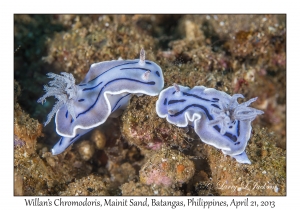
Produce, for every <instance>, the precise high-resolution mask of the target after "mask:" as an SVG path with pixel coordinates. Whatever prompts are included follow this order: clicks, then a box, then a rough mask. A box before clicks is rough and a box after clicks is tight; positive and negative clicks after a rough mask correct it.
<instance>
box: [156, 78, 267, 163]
mask: <svg viewBox="0 0 300 210" xmlns="http://www.w3.org/2000/svg"><path fill="white" fill-rule="evenodd" d="M238 98H244V96H243V95H242V94H234V95H233V96H230V95H228V94H226V93H225V92H222V91H218V90H215V89H213V88H206V87H204V86H196V87H194V88H192V89H190V88H188V87H184V86H180V85H177V84H174V86H171V87H168V88H166V89H164V90H163V91H161V92H160V94H159V98H158V100H157V102H156V112H157V114H158V116H159V117H161V118H167V121H168V122H169V123H172V124H175V125H177V126H178V127H186V126H187V125H191V126H193V127H194V129H195V132H196V133H197V134H198V136H199V137H200V139H201V140H202V141H203V142H205V143H207V144H209V145H212V146H214V147H216V148H218V149H221V150H222V152H223V153H224V154H226V155H230V156H231V157H233V158H235V159H236V160H237V161H238V162H240V163H248V164H251V162H250V160H249V159H248V157H247V155H246V153H245V148H246V146H247V142H248V140H249V138H250V135H251V129H252V127H251V122H252V121H253V120H254V119H255V118H256V116H257V115H261V114H263V113H264V112H263V111H261V110H257V109H254V108H251V107H248V106H249V105H250V104H251V103H252V102H254V101H256V99H257V98H252V99H250V100H249V101H246V102H244V103H241V104H239V103H238V102H237V99H238Z"/></svg>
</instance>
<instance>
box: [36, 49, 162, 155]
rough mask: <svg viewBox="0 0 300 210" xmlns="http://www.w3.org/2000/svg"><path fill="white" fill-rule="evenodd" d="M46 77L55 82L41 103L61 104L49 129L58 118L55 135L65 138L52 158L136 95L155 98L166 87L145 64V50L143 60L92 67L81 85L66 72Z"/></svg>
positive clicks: (153, 66)
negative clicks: (52, 97) (48, 98)
mask: <svg viewBox="0 0 300 210" xmlns="http://www.w3.org/2000/svg"><path fill="white" fill-rule="evenodd" d="M47 75H48V77H49V78H52V79H53V80H52V81H50V82H49V86H47V85H45V86H44V90H45V91H46V94H45V95H44V96H43V97H41V98H40V99H38V102H39V103H42V104H43V103H44V101H45V99H46V98H47V97H50V96H54V97H55V98H56V99H57V100H58V101H57V102H56V104H55V105H54V107H53V109H52V111H51V112H50V113H49V114H48V116H47V121H46V122H45V125H47V124H48V123H49V122H50V120H51V118H52V117H53V116H54V115H55V124H56V132H57V133H58V134H59V135H60V136H62V137H61V139H60V140H59V141H58V143H57V144H56V145H55V146H54V147H53V149H52V154H53V155H56V154H59V153H61V152H63V151H64V150H65V149H66V148H67V147H68V146H70V145H71V144H72V143H74V142H75V141H76V140H77V139H78V138H79V137H80V136H82V135H83V134H85V133H87V132H88V131H90V130H91V129H93V128H95V127H97V126H99V125H101V124H103V123H104V122H105V121H106V120H107V118H108V117H110V116H113V115H116V114H118V113H119V112H120V110H122V109H125V107H126V105H127V103H128V101H129V100H130V98H131V97H132V95H133V94H136V95H138V96H140V95H142V94H146V95H150V96H155V95H158V93H159V92H160V91H161V90H162V89H163V86H164V78H163V74H162V70H161V68H160V67H159V66H158V65H157V64H156V63H154V62H152V61H149V60H145V51H144V50H143V49H142V50H141V52H140V59H135V60H112V61H104V62H100V63H94V64H92V65H91V67H90V69H89V71H88V73H87V75H86V76H85V78H84V80H83V81H82V82H81V83H80V84H78V85H76V84H75V79H74V77H73V75H72V74H69V73H66V72H62V73H61V75H57V74H54V73H48V74H47Z"/></svg>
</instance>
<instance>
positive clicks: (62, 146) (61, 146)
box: [51, 129, 92, 155]
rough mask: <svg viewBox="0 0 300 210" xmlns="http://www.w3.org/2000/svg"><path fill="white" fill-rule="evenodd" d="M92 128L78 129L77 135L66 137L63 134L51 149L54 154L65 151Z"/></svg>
mask: <svg viewBox="0 0 300 210" xmlns="http://www.w3.org/2000/svg"><path fill="white" fill-rule="evenodd" d="M91 130H92V129H86V130H84V129H77V133H76V135H75V137H65V136H62V137H61V138H60V139H59V141H58V142H57V143H56V144H55V145H54V146H53V148H52V149H51V153H52V155H59V154H60V153H62V152H64V151H65V150H66V149H67V148H68V147H69V146H70V145H71V144H73V143H74V142H75V141H77V140H78V139H79V138H80V137H81V136H83V135H84V134H86V133H88V132H89V131H91Z"/></svg>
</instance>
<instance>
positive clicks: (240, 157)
mask: <svg viewBox="0 0 300 210" xmlns="http://www.w3.org/2000/svg"><path fill="white" fill-rule="evenodd" d="M231 157H233V158H234V159H235V160H236V161H237V162H239V163H246V164H251V161H250V160H249V158H248V156H247V154H246V152H243V153H241V154H239V155H233V156H231Z"/></svg>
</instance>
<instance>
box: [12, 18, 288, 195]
mask: <svg viewBox="0 0 300 210" xmlns="http://www.w3.org/2000/svg"><path fill="white" fill-rule="evenodd" d="M285 18H286V16H285V15H251V16H249V15H90V16H88V15H47V16H45V15H15V16H14V19H15V25H14V31H15V46H19V45H21V47H19V48H18V50H17V51H16V52H15V53H14V59H15V71H14V74H15V81H16V82H15V85H14V93H15V98H14V176H15V177H14V180H15V184H14V188H15V189H14V194H15V195H68V196H70V195H84V196H89V195H93V196H96V195H126V196H129V195H201V196H202V195H286V151H285V144H286V48H285V46H286V24H285ZM33 40H34V43H36V44H35V45H32V43H33ZM141 48H144V49H145V51H146V52H147V59H149V60H151V61H154V62H156V63H157V64H158V65H159V66H160V67H161V68H162V71H163V76H164V83H165V86H164V88H166V87H169V86H171V85H173V83H177V84H181V85H184V86H189V87H191V88H192V87H194V86H201V85H203V86H206V87H210V88H215V89H217V90H219V91H224V92H226V93H227V94H229V95H233V94H237V93H240V94H243V95H244V96H245V98H254V97H258V99H257V101H256V102H255V104H254V105H253V107H254V108H257V109H260V110H263V111H264V113H265V114H264V115H262V116H260V117H258V118H257V119H255V120H254V121H253V122H252V125H253V130H252V133H251V137H250V140H249V142H248V146H247V147H246V153H247V155H248V157H249V159H250V160H251V163H252V164H251V165H245V164H240V163H237V162H236V161H234V160H233V159H232V158H230V157H229V156H225V155H224V154H222V152H221V151H220V150H218V149H216V148H214V147H212V146H209V145H206V144H204V143H202V142H201V140H200V139H199V137H198V136H197V135H196V134H195V133H194V131H193V129H192V128H189V127H187V128H178V127H176V126H175V125H171V124H169V123H168V122H167V121H166V120H165V119H162V118H159V117H158V116H157V114H156V112H155V102H156V101H157V99H158V97H157V96H154V97H150V96H145V95H144V96H139V97H137V96H134V97H133V98H132V99H131V100H130V102H129V105H128V107H127V109H126V110H125V111H124V113H123V114H122V115H121V116H120V117H118V118H115V119H108V121H107V122H106V123H104V124H103V125H101V127H99V128H97V129H95V130H93V131H92V132H91V133H89V134H86V135H84V136H83V137H82V140H80V141H79V142H77V143H75V144H74V145H72V146H70V147H69V148H68V149H67V150H66V151H64V152H63V153H62V154H60V155H57V156H53V155H52V154H51V152H50V149H51V148H52V146H53V145H54V144H55V142H56V140H57V134H56V132H55V127H54V126H53V124H54V122H53V120H52V121H51V122H50V123H49V125H48V126H47V127H43V125H42V124H41V123H39V122H44V121H45V120H46V117H47V112H48V111H49V110H50V109H51V107H52V105H53V103H54V102H53V101H51V100H49V101H47V102H46V103H45V104H44V107H43V106H41V105H39V104H37V103H36V100H37V99H38V98H40V96H41V95H43V89H42V87H43V84H46V83H47V82H48V81H47V79H46V77H45V75H46V73H49V72H54V73H55V74H60V72H65V71H66V72H68V73H72V74H73V75H74V77H75V80H76V82H77V83H78V82H79V81H81V80H82V79H83V78H84V76H85V75H86V73H87V72H88V69H89V67H90V65H91V64H92V63H97V62H101V61H106V60H117V59H119V58H122V59H135V58H137V57H138V55H139V51H140V49H141ZM242 102H243V101H242V100H241V101H239V103H242ZM173 157H174V159H173ZM152 168H153V170H152Z"/></svg>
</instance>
